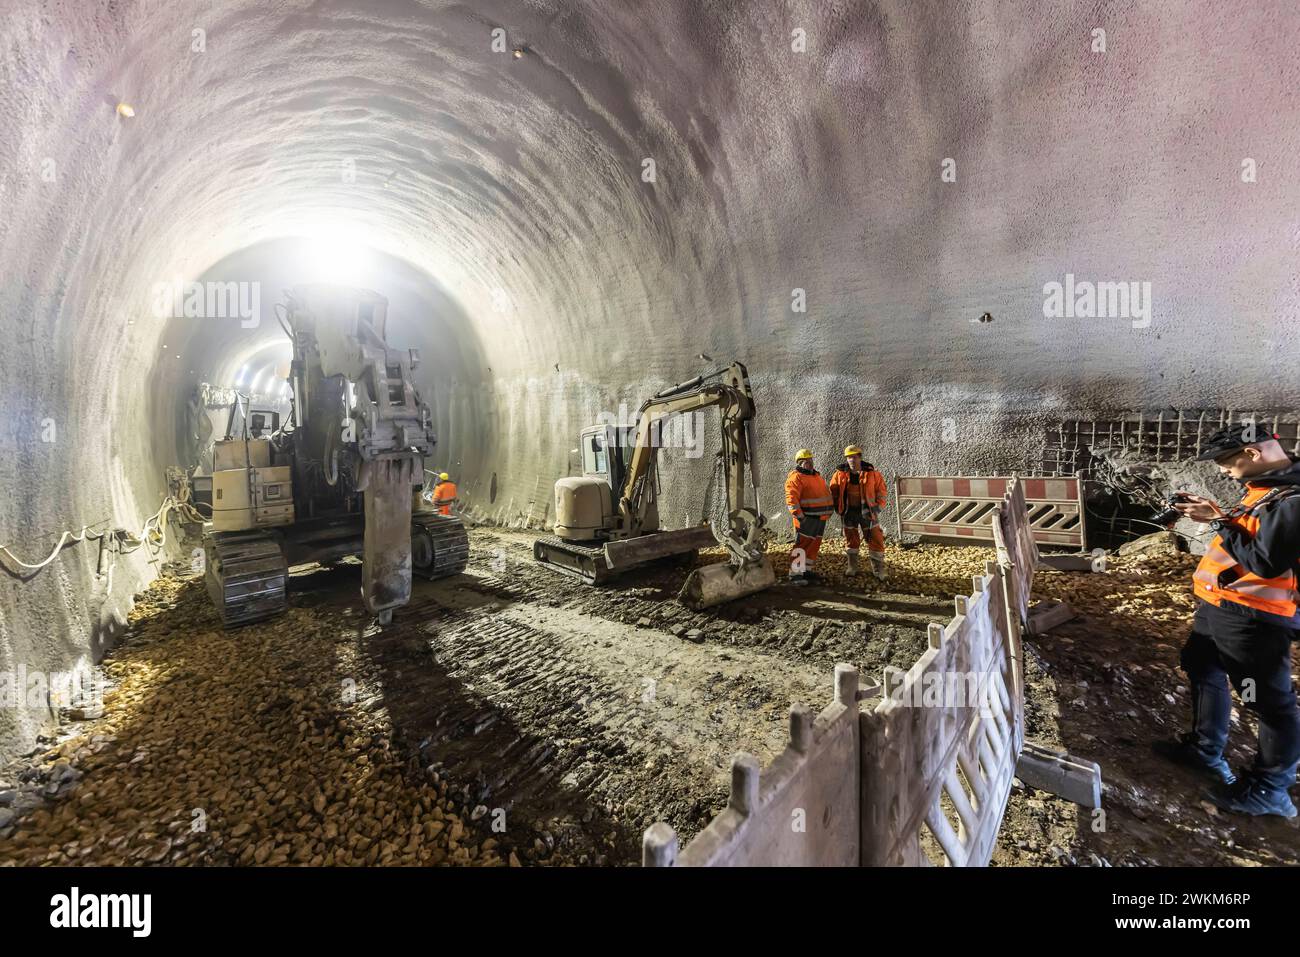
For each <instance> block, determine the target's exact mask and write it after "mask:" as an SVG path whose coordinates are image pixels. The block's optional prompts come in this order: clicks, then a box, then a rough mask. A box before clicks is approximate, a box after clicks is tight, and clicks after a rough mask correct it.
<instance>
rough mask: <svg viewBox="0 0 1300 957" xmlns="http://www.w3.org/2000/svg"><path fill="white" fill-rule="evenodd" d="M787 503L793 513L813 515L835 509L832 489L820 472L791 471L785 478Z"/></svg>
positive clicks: (824, 513)
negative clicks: (832, 500)
mask: <svg viewBox="0 0 1300 957" xmlns="http://www.w3.org/2000/svg"><path fill="white" fill-rule="evenodd" d="M785 504H786V507H787V508H789V509H790V514H791V515H799V514H800V513H802V514H804V515H807V516H809V517H812V516H817V515H829V514H830V513H831V512H832V511H834V509H833V508H832V502H831V490H830V489H829V488H828V487H827V485H826V480H825V479H824V478H822V476H821V473H820V472H801V471H799V470H798V469H795V470H794V471H793V472H791V473H790V474H789V475H788V476H787V477H786V480H785Z"/></svg>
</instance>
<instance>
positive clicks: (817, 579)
mask: <svg viewBox="0 0 1300 957" xmlns="http://www.w3.org/2000/svg"><path fill="white" fill-rule="evenodd" d="M803 577H804V578H805V579H807V581H808V584H809V585H820V584H821V583H822V576H821V575H818V574H817V573H816V572H815V571H813V570H812V569H811V568H810V569H808V570H807V571H806V572H804V573H803Z"/></svg>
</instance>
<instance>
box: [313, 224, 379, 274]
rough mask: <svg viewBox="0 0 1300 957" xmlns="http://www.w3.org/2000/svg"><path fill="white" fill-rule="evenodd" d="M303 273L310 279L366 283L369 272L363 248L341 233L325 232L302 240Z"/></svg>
mask: <svg viewBox="0 0 1300 957" xmlns="http://www.w3.org/2000/svg"><path fill="white" fill-rule="evenodd" d="M302 260H303V261H302V266H301V270H302V274H303V275H304V277H306V278H307V279H309V281H311V282H328V283H337V284H338V285H343V286H359V285H365V283H366V282H367V280H368V278H369V276H370V273H371V260H370V255H369V253H368V252H367V251H366V248H365V247H364V246H362V245H360V244H359V243H356V242H354V241H352V240H351V239H348V238H347V237H346V236H343V235H328V234H327V235H325V236H322V237H318V238H313V239H309V240H307V241H306V242H305V243H304V244H303V256H302Z"/></svg>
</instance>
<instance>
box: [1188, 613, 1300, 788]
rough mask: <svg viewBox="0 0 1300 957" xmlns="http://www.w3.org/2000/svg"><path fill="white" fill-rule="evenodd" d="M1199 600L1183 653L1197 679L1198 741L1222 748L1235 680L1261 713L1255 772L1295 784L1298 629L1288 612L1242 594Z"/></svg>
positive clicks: (1299, 740)
mask: <svg viewBox="0 0 1300 957" xmlns="http://www.w3.org/2000/svg"><path fill="white" fill-rule="evenodd" d="M1196 604H1197V608H1196V614H1195V615H1194V616H1193V618H1192V633H1191V635H1190V636H1189V637H1188V639H1187V644H1186V645H1184V646H1183V653H1182V656H1181V661H1182V665H1183V670H1184V671H1185V672H1187V677H1188V679H1190V681H1191V686H1192V728H1193V731H1194V732H1195V734H1196V746H1197V747H1198V748H1199V749H1200V750H1201V752H1202V753H1203V754H1204V755H1205V757H1207V758H1218V757H1222V756H1223V749H1224V747H1225V746H1226V745H1227V743H1228V724H1229V720H1230V718H1231V714H1232V692H1231V691H1229V690H1228V682H1229V681H1231V682H1232V686H1233V687H1234V688H1236V689H1237V694H1238V695H1240V696H1241V698H1242V703H1243V704H1244V705H1245V706H1246V707H1247V708H1249V709H1250V710H1251V711H1254V712H1255V714H1256V716H1257V717H1258V718H1259V752H1258V753H1257V754H1256V755H1255V766H1254V768H1253V769H1252V771H1251V773H1252V775H1253V776H1254V777H1255V778H1256V779H1258V780H1260V781H1263V782H1264V783H1266V784H1267V785H1269V786H1270V787H1275V788H1281V789H1282V790H1286V789H1287V788H1289V787H1291V785H1293V784H1295V774H1296V763H1297V761H1300V711H1298V710H1297V708H1296V697H1295V691H1294V690H1293V688H1292V686H1291V642H1292V640H1293V639H1294V638H1295V637H1296V632H1295V631H1294V630H1293V626H1292V624H1291V623H1289V622H1288V620H1287V619H1284V618H1280V617H1278V616H1277V615H1270V614H1267V613H1266V612H1261V611H1258V610H1256V609H1254V608H1248V607H1247V606H1245V605H1241V604H1238V603H1237V602H1231V601H1224V602H1223V603H1222V604H1221V605H1217V606H1216V605H1211V604H1210V603H1209V602H1207V601H1199V600H1198V601H1197V603H1196ZM1247 682H1251V683H1250V684H1247ZM1252 699H1253V700H1252Z"/></svg>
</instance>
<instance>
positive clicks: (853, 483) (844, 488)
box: [831, 462, 885, 515]
mask: <svg viewBox="0 0 1300 957" xmlns="http://www.w3.org/2000/svg"><path fill="white" fill-rule="evenodd" d="M831 496H832V497H833V498H834V499H835V511H836V512H838V513H839V514H840V515H843V514H844V513H845V512H847V511H848V510H849V509H851V508H854V507H864V508H884V507H885V477H884V476H883V475H881V474H880V473H879V472H877V471H876V470H875V468H873V467H872V466H871V465H870V463H867V462H863V463H862V469H861V471H858V472H854V471H852V470H851V469H850V468H849V465H848V463H847V462H845V463H844V464H842V465H838V466H836V467H835V474H834V475H832V476H831Z"/></svg>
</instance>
